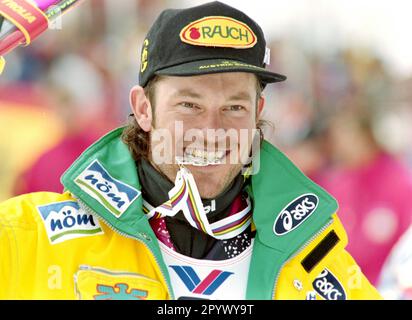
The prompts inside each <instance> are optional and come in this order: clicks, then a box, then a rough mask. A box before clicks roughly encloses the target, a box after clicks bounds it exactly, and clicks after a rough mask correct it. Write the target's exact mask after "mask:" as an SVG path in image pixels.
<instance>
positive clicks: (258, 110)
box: [256, 94, 266, 119]
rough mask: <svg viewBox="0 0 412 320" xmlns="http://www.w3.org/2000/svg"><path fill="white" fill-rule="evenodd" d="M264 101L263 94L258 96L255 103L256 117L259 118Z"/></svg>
mask: <svg viewBox="0 0 412 320" xmlns="http://www.w3.org/2000/svg"><path fill="white" fill-rule="evenodd" d="M265 102H266V99H265V96H264V95H263V94H262V95H261V96H260V97H259V101H258V103H257V114H256V119H260V116H261V115H262V111H263V108H264V106H265Z"/></svg>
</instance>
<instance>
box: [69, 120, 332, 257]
mask: <svg viewBox="0 0 412 320" xmlns="http://www.w3.org/2000/svg"><path fill="white" fill-rule="evenodd" d="M122 131H123V128H118V129H116V130H113V131H112V132H110V133H108V134H107V135H106V136H104V137H102V138H101V139H100V140H99V141H97V142H96V143H94V144H93V145H92V146H90V147H89V148H88V149H87V150H86V151H85V152H84V153H83V154H82V155H81V156H80V157H79V158H78V159H77V160H76V161H75V162H74V163H73V164H72V166H71V167H70V168H69V169H68V170H67V171H66V172H65V173H64V174H63V176H62V178H61V181H62V183H63V185H64V186H65V189H66V190H68V191H69V192H71V193H72V194H73V195H74V196H75V197H76V198H77V199H79V200H80V201H81V202H82V203H84V204H86V206H87V207H89V208H91V209H92V210H93V211H94V212H96V214H98V215H99V216H100V217H101V218H102V219H103V220H105V221H106V222H108V223H109V224H110V225H111V226H112V227H114V228H115V229H117V230H118V231H120V232H121V233H124V234H127V235H130V236H133V237H136V235H137V234H140V233H142V232H145V233H149V234H151V235H152V236H153V237H154V234H153V233H152V232H151V228H150V225H149V224H148V222H147V219H146V217H145V216H144V213H143V210H142V197H141V192H140V189H141V187H140V183H139V178H138V174H137V168H136V164H135V161H134V160H133V158H132V156H131V154H130V152H129V150H128V147H127V146H126V145H125V144H124V143H123V142H122V140H121V139H120V136H121V133H122ZM259 163H260V169H259V170H258V173H257V174H255V175H253V176H252V178H251V179H252V183H251V185H250V187H249V189H248V192H249V194H250V196H251V198H252V199H253V203H254V210H253V221H254V225H255V226H256V230H257V237H258V239H259V241H260V242H261V243H262V244H264V245H265V246H268V247H270V248H272V249H274V250H276V251H278V252H279V253H281V254H282V256H283V255H285V256H286V257H287V256H289V255H290V254H291V253H293V252H294V251H296V250H297V249H298V248H299V247H300V246H302V244H303V243H304V242H305V241H307V240H308V239H309V238H310V237H312V236H313V235H314V234H315V233H316V232H317V231H318V230H319V229H320V228H321V227H322V226H323V225H325V224H326V222H327V221H328V220H329V219H330V216H331V215H332V214H333V213H334V212H336V210H337V203H336V201H335V199H333V198H332V197H331V196H330V195H329V194H328V193H327V192H326V191H324V190H323V189H322V188H320V187H319V186H318V185H316V184H315V183H313V182H312V181H311V180H310V179H308V178H307V177H306V176H305V175H304V174H303V173H302V172H301V171H300V170H299V169H297V168H296V167H295V166H294V165H293V164H292V163H291V161H290V160H289V159H287V158H286V156H284V155H283V154H282V153H281V152H280V151H279V150H278V149H276V148H275V147H274V146H272V145H271V144H270V143H268V142H266V141H265V142H264V143H263V146H262V148H261V153H260V162H259ZM305 195H306V196H305ZM307 195H310V197H309V198H308V196H307ZM305 198H308V199H309V200H308V199H307V201H309V202H307V203H306V204H305V203H304V201H305ZM315 199H317V203H316V210H311V208H312V207H313V205H314V203H313V202H314V201H315ZM294 200H295V202H294ZM311 201H312V202H311ZM285 211H287V213H286V212H285ZM305 213H306V214H305ZM288 215H289V216H288ZM285 219H286V221H285ZM287 219H292V221H290V220H287ZM288 223H289V224H288ZM290 223H292V224H290ZM290 225H292V228H291V229H290V230H289V232H286V233H282V232H283V231H284V230H285V229H284V227H285V226H286V227H288V226H290ZM276 226H277V229H279V230H280V232H279V230H278V232H277V233H278V234H275V231H274V230H275V229H276Z"/></svg>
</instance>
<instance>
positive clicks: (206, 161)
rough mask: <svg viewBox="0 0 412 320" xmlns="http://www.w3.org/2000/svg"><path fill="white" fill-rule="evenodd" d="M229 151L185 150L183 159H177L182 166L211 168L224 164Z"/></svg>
mask: <svg viewBox="0 0 412 320" xmlns="http://www.w3.org/2000/svg"><path fill="white" fill-rule="evenodd" d="M229 153H230V151H229V150H204V149H196V148H185V150H184V155H183V157H176V158H177V160H178V162H179V163H180V164H185V165H193V166H202V167H203V166H209V165H219V164H223V163H224V159H225V157H226V156H227V155H228V154H229Z"/></svg>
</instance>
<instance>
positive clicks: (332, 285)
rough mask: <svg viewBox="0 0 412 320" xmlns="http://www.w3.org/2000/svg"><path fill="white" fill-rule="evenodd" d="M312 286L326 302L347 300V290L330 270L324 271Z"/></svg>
mask: <svg viewBox="0 0 412 320" xmlns="http://www.w3.org/2000/svg"><path fill="white" fill-rule="evenodd" d="M312 285H313V288H314V289H315V291H316V292H317V293H318V294H319V295H320V296H321V297H322V298H324V299H326V300H346V292H345V289H344V288H343V286H342V284H341V283H340V282H339V280H338V279H337V278H336V277H335V276H334V275H333V273H332V272H330V271H329V270H328V269H324V270H323V271H322V272H321V273H320V275H319V276H317V278H316V279H315V280H314V281H313V283H312Z"/></svg>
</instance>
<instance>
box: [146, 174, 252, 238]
mask: <svg viewBox="0 0 412 320" xmlns="http://www.w3.org/2000/svg"><path fill="white" fill-rule="evenodd" d="M246 202H247V207H246V208H245V209H243V210H242V211H240V212H237V213H234V214H231V215H230V216H228V217H226V218H223V219H221V220H218V221H216V222H214V223H212V224H210V223H209V221H208V219H207V217H206V213H205V209H204V207H203V203H202V200H201V198H200V194H199V191H198V189H197V186H196V183H195V180H194V178H193V175H192V174H191V173H190V171H189V170H188V169H187V168H185V167H184V166H180V170H179V171H178V172H177V175H176V179H175V186H174V187H173V188H172V189H171V190H170V191H169V200H167V201H166V202H165V203H163V204H161V205H160V206H158V207H156V208H155V207H153V206H151V205H150V204H149V203H148V202H146V201H145V200H143V211H144V212H145V214H146V216H147V218H148V219H159V218H164V217H166V216H169V217H173V216H175V215H176V214H177V213H178V212H179V211H182V212H183V215H184V217H185V218H186V220H187V221H188V222H189V224H190V225H191V226H192V227H193V228H196V229H199V230H201V231H203V232H204V233H207V234H208V235H210V236H212V237H214V238H216V239H218V240H226V239H231V238H233V237H236V236H237V235H238V234H240V233H242V232H243V231H245V230H246V228H247V227H248V226H249V225H250V224H251V222H252V210H251V209H252V206H251V202H250V199H249V197H247V199H246Z"/></svg>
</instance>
